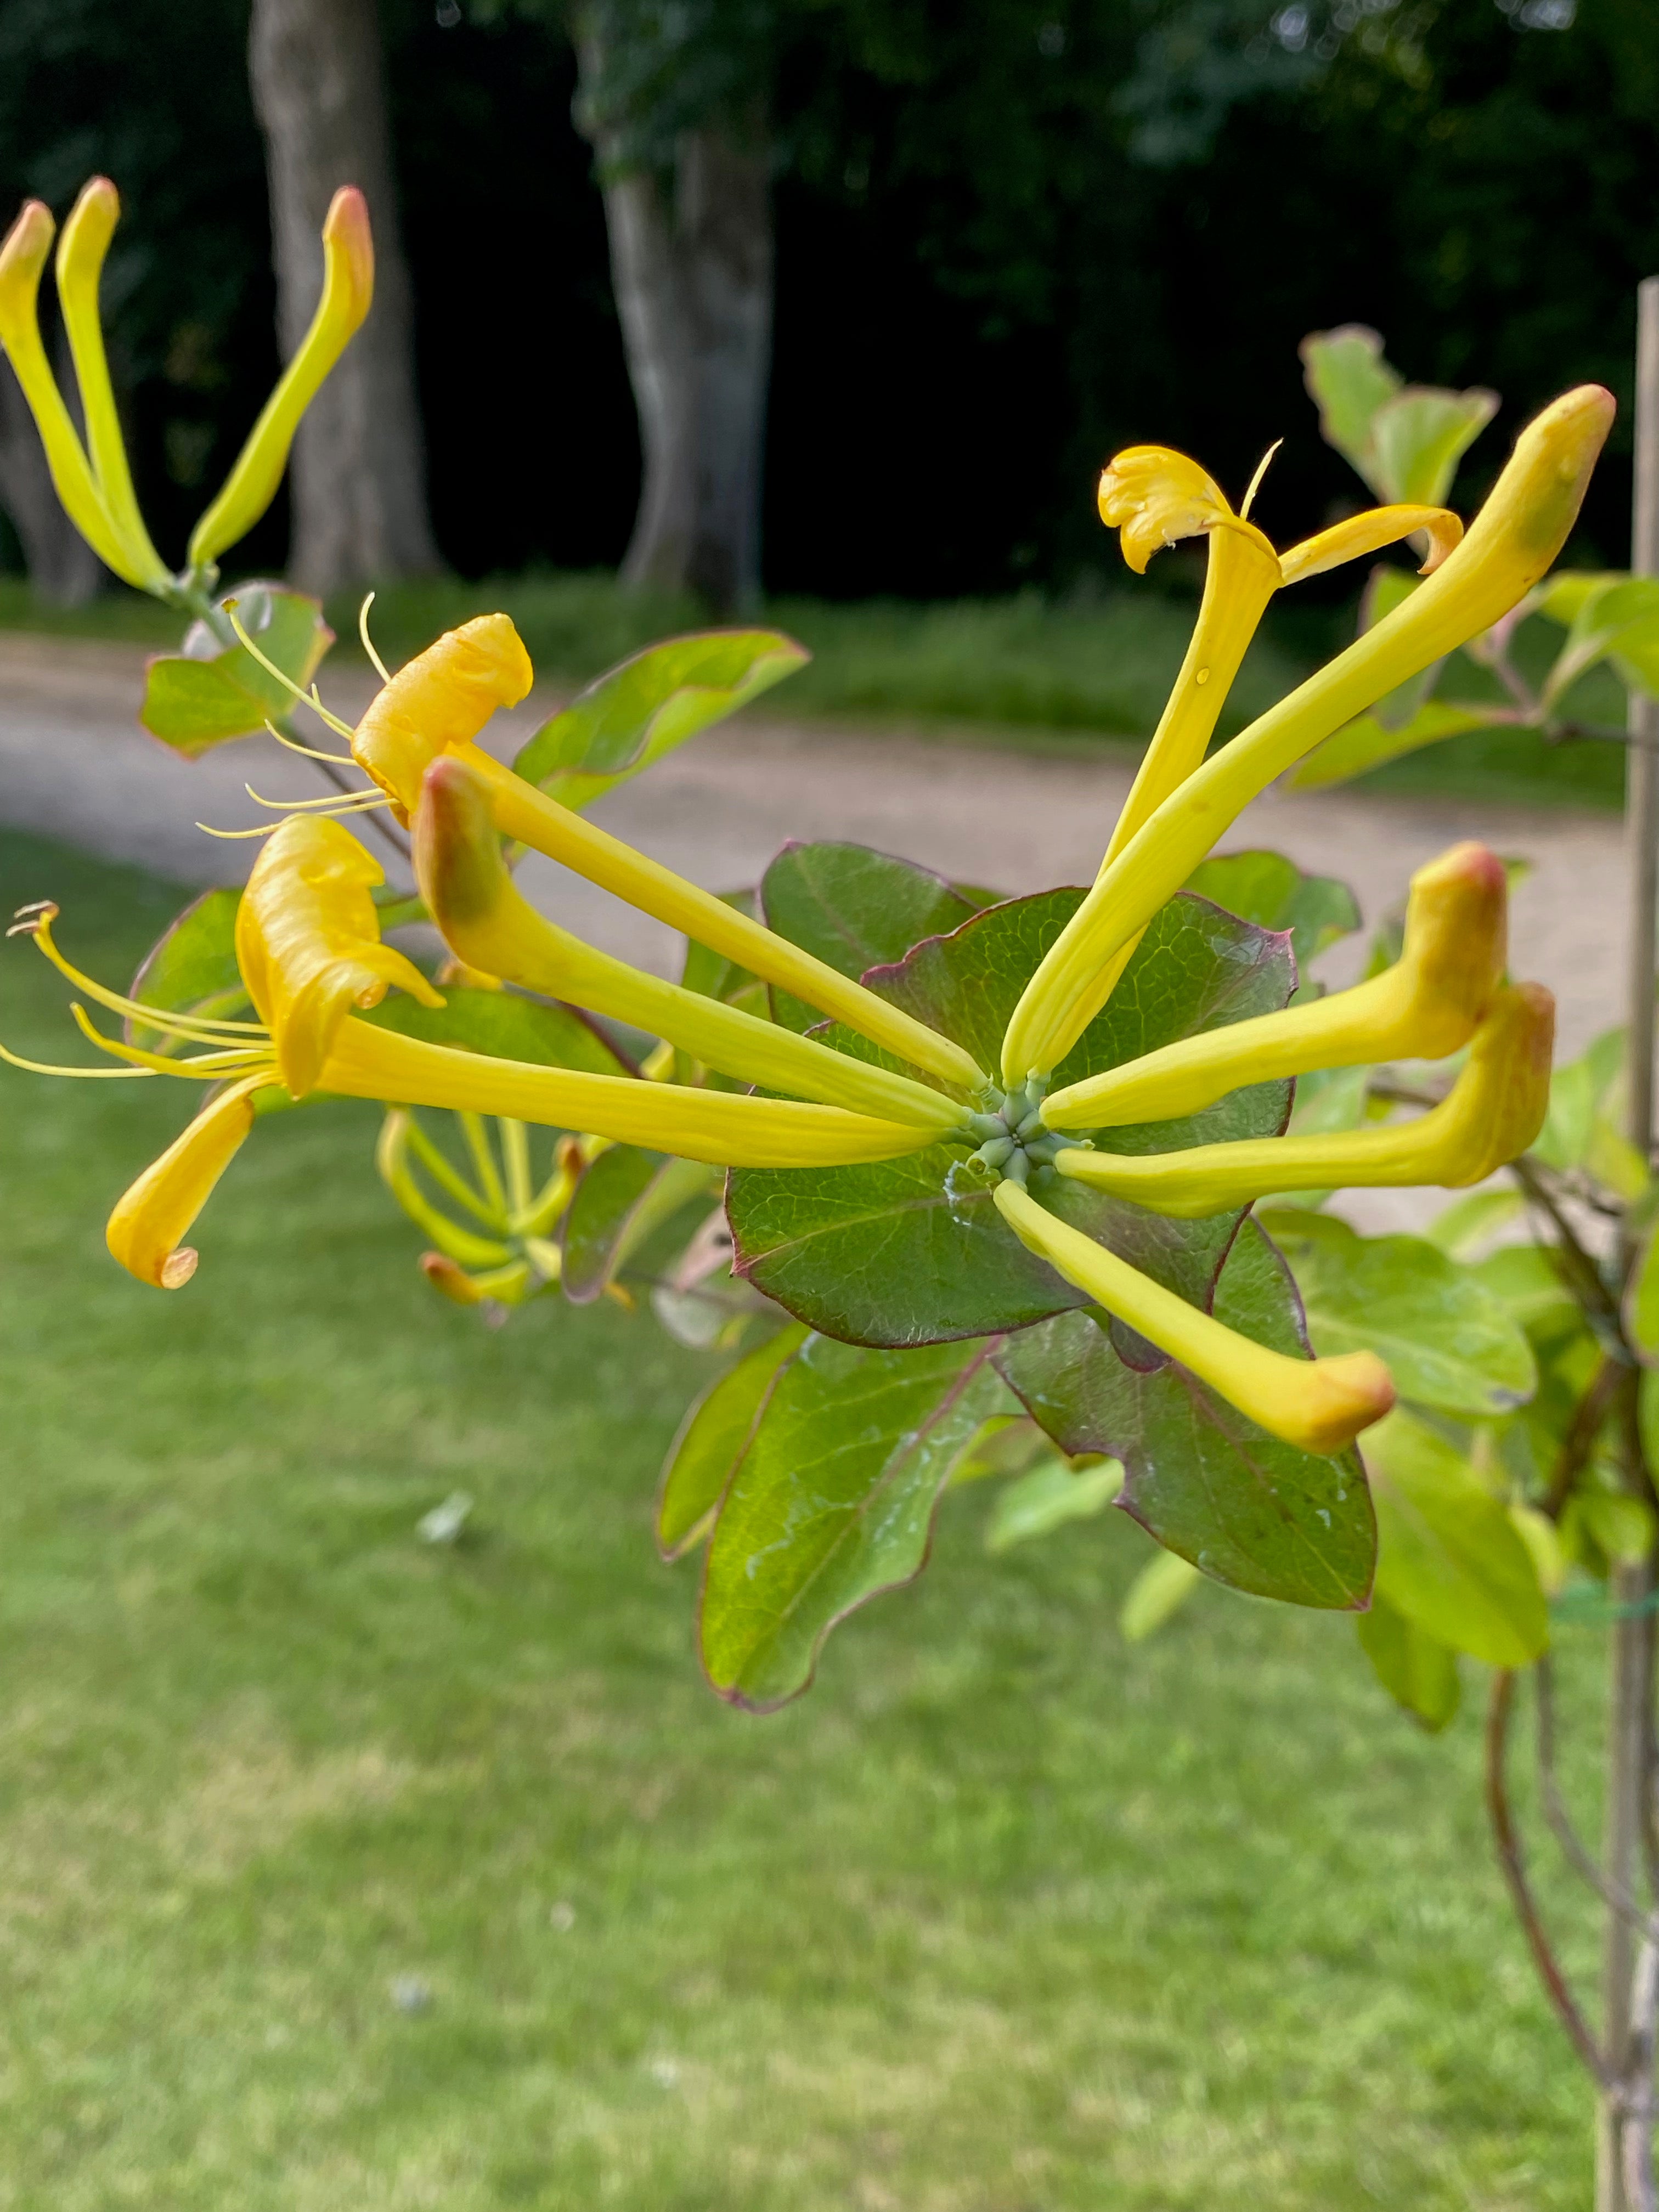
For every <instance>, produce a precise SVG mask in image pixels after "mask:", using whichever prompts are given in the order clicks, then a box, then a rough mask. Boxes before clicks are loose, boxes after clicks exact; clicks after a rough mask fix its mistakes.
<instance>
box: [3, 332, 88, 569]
mask: <svg viewBox="0 0 1659 2212" xmlns="http://www.w3.org/2000/svg"><path fill="white" fill-rule="evenodd" d="M70 406H71V411H74V403H73V400H72V399H71V402H70ZM0 506H3V507H4V508H5V510H6V513H8V514H9V516H10V518H11V521H12V526H13V527H14V529H15V531H16V532H17V535H18V538H19V539H20V541H21V544H22V548H23V560H24V562H25V564H26V566H27V569H28V572H29V582H30V584H31V585H32V586H33V589H34V595H35V597H36V598H37V599H39V600H40V602H41V604H42V605H44V606H48V607H81V606H84V605H86V603H87V601H88V599H91V598H92V597H93V596H94V594H95V592H97V589H98V586H99V583H100V579H101V576H102V569H101V567H100V562H99V559H98V556H97V555H96V554H95V553H94V551H93V550H92V548H91V546H90V545H88V544H87V542H86V540H85V538H82V535H81V533H80V532H79V531H78V530H77V529H76V526H75V525H74V524H73V523H72V522H71V521H70V519H69V517H68V515H66V514H65V513H64V510H63V507H61V506H60V505H59V503H58V494H57V493H56V492H55V491H54V490H53V489H52V475H51V472H50V471H49V470H48V469H47V467H46V452H45V450H44V448H43V447H42V446H41V443H40V432H39V431H38V430H37V429H36V428H35V427H34V417H33V416H32V415H31V414H30V413H29V410H28V403H27V400H26V399H25V398H24V397H23V393H22V388H21V386H20V385H19V383H18V381H17V379H16V377H15V375H14V374H13V373H12V366H11V363H10V362H9V361H8V362H0Z"/></svg>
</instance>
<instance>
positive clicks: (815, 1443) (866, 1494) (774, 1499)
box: [701, 1336, 1004, 1711]
mask: <svg viewBox="0 0 1659 2212" xmlns="http://www.w3.org/2000/svg"><path fill="white" fill-rule="evenodd" d="M1003 1396H1004V1392H1003V1386H1002V1384H1001V1383H1000V1381H999V1380H998V1377H997V1375H996V1372H995V1370H994V1368H993V1367H992V1366H991V1364H990V1362H989V1359H988V1358H987V1353H986V1347H985V1346H983V1345H975V1346H968V1347H963V1346H960V1345H955V1346H949V1345H939V1346H929V1347H927V1349H925V1350H921V1351H918V1352H868V1351H861V1350H860V1349H858V1348H857V1347H856V1346H852V1345H847V1344H836V1343H834V1342H832V1341H830V1340H829V1339H828V1338H825V1337H821V1336H812V1337H809V1338H808V1339H807V1340H806V1341H805V1343H804V1344H803V1345H802V1346H801V1347H800V1349H799V1352H796V1353H795V1354H794V1355H793V1358H791V1359H790V1360H789V1361H788V1362H787V1364H786V1365H785V1366H784V1367H783V1368H782V1369H781V1371H780V1373H779V1375H778V1377H777V1380H776V1382H775V1383H774V1385H773V1388H772V1395H771V1396H770V1398H769V1400H768V1401H767V1405H766V1409H765V1412H764V1413H763V1415H762V1418H761V1420H760V1424H759V1425H758V1427H757V1429H756V1431H755V1433H754V1435H753V1437H751V1439H750V1444H749V1448H748V1449H747V1451H746V1452H745V1453H744V1456H743V1459H742V1462H741V1463H740V1464H739V1466H738V1470H737V1473H736V1474H734V1475H733V1476H732V1482H731V1486H730V1487H729V1489H728V1490H727V1492H726V1503H725V1504H724V1505H723V1506H722V1508H721V1509H720V1519H719V1520H718V1522H716V1523H715V1527H714V1536H713V1539H712V1541H711V1542H710V1544H709V1547H708V1569H707V1572H706V1574H705V1577H704V1580H703V1592H702V1619H701V1636H702V1661H703V1665H704V1667H705V1668H706V1669H707V1671H708V1679H709V1680H710V1682H711V1683H712V1684H713V1685H714V1688H715V1689H716V1690H717V1691H718V1692H720V1695H721V1696H722V1697H723V1698H726V1699H730V1700H731V1701H732V1703H733V1704H734V1705H747V1706H750V1708H752V1709H754V1710H756V1711H768V1710H769V1709H770V1708H772V1707H773V1706H775V1705H781V1704H783V1703H784V1702H785V1701H786V1700H787V1699H790V1698H793V1697H795V1696H798V1695H799V1692H801V1691H802V1690H804V1689H805V1687H806V1686H807V1685H808V1684H809V1683H810V1682H811V1679H812V1674H813V1671H814V1669H815V1668H816V1666H817V1656H818V1653H819V1651H820V1650H821V1649H822V1647H823V1641H824V1638H826V1637H827V1636H828V1635H829V1632H830V1630H831V1629H832V1628H834V1627H835V1626H836V1623H837V1622H838V1621H841V1620H844V1619H845V1618H846V1616H847V1615H848V1613H851V1612H852V1611H854V1608H855V1607H859V1606H861V1605H863V1604H865V1603H866V1602H867V1601H869V1600H870V1599H871V1598H872V1597H874V1596H875V1595H877V1594H878V1592H880V1591H882V1590H884V1589H896V1588H898V1587H899V1586H900V1585H901V1584H902V1583H907V1582H909V1581H911V1580H913V1579H914V1578H915V1576H916V1575H917V1574H919V1573H920V1572H921V1568H922V1566H923V1565H924V1564H925V1562H926V1559H927V1546H928V1541H929V1537H930V1535H931V1533H932V1528H933V1514H934V1510H935V1508H936V1506H937V1503H938V1499H939V1492H940V1490H941V1489H942V1487H943V1486H944V1484H945V1480H946V1478H947V1477H948V1475H949V1474H950V1470H951V1463H952V1462H953V1461H954V1460H955V1459H956V1458H957V1455H959V1454H960V1452H961V1451H962V1449H963V1446H964V1445H965V1444H966V1443H968V1442H969V1439H970V1438H971V1437H972V1436H973V1434H974V1432H975V1430H976V1429H977V1428H978V1427H979V1426H980V1424H981V1422H982V1421H984V1420H985V1419H987V1417H988V1416H989V1415H990V1414H991V1413H994V1412H995V1411H996V1410H997V1407H999V1405H1000V1403H1001V1401H1002V1399H1003Z"/></svg>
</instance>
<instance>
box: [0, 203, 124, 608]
mask: <svg viewBox="0 0 1659 2212" xmlns="http://www.w3.org/2000/svg"><path fill="white" fill-rule="evenodd" d="M53 229H54V225H53V222H52V211H51V210H50V209H49V208H47V207H46V206H45V205H43V204H42V203H41V202H40V200H26V201H25V202H24V204H23V207H22V210H21V213H20V214H19V216H18V217H17V220H16V222H14V223H13V225H12V227H11V228H10V229H9V231H8V232H7V234H6V237H5V242H4V244H3V245H0V345H3V346H4V348H5V349H6V354H7V356H8V358H9V361H10V362H11V365H12V367H13V368H14V369H15V371H16V373H17V381H18V383H19V384H20V385H21V386H22V391H23V397H24V398H25V399H26V400H27V402H28V407H29V412H30V414H31V415H33V417H34V422H35V427H36V428H37V429H38V430H39V431H40V443H41V445H42V446H43V447H45V449H46V466H47V468H48V469H49V470H50V471H51V472H52V486H53V489H55V490H56V492H57V494H58V499H59V500H60V501H62V503H63V508H64V513H65V514H67V515H68V517H69V519H70V521H71V522H72V523H73V524H74V525H75V526H76V529H77V530H78V531H79V532H80V533H81V535H82V538H85V539H86V541H87V543H88V545H90V546H91V548H92V550H93V551H94V553H95V554H96V555H97V556H98V558H99V559H100V561H101V562H103V563H104V566H105V567H106V568H110V569H112V570H113V571H114V573H115V574H117V575H118V576H119V577H120V578H121V579H122V580H124V581H125V582H126V583H129V584H132V585H136V586H137V588H138V589H139V590H140V591H143V590H145V589H147V588H148V587H149V586H150V585H151V584H153V583H154V582H155V577H154V576H153V575H152V574H150V573H149V571H148V570H147V569H146V568H145V567H144V565H143V562H140V561H139V560H137V558H135V556H134V554H133V552H132V550H131V548H130V547H129V546H128V545H127V544H125V541H124V539H123V538H122V537H121V534H120V532H118V530H117V528H116V526H115V524H114V521H113V519H112V516H111V515H110V513H109V511H108V508H107V507H106V505H105V502H104V498H103V495H102V493H101V492H100V489H99V486H98V483H97V480H96V478H95V477H94V475H93V471H92V464H91V463H90V462H89V461H88V459H87V456H86V452H85V449H84V447H82V443H81V439H80V435H79V433H78V432H77V431H76V428H75V425H74V423H73V422H71V420H70V411H69V409H68V408H67V407H66V406H65V405H64V395H63V393H62V392H59V390H58V380H57V378H56V377H55V376H54V375H53V374H52V364H51V363H50V362H48V361H47V359H46V348H45V346H44V345H43V344H42V343H41V342H40V313H39V306H38V301H39V295H40V276H41V272H42V271H43V270H45V268H46V256H47V254H48V253H50V252H51V251H52V233H53Z"/></svg>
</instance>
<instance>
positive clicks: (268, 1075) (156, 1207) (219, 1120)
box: [104, 1068, 273, 1291]
mask: <svg viewBox="0 0 1659 2212" xmlns="http://www.w3.org/2000/svg"><path fill="white" fill-rule="evenodd" d="M272 1079H273V1072H272V1070H270V1068H262V1069H261V1070H260V1071H259V1072H258V1073H257V1074H254V1075H249V1076H245V1077H244V1078H243V1079H242V1080H241V1081H240V1083H234V1084H233V1085H231V1086H230V1088H229V1089H228V1091H222V1092H221V1093H220V1094H219V1096H218V1097H216V1098H215V1099H212V1100H210V1102H209V1103H208V1104H207V1105H206V1106H204V1108H203V1109H202V1111H201V1112H200V1113H199V1114H198V1115H197V1116H196V1119H195V1120H194V1121H192V1122H191V1125H190V1127H188V1128H187V1129H186V1130H185V1133H184V1134H183V1135H182V1136H181V1137H179V1138H176V1139H174V1141H173V1143H172V1144H171V1145H169V1146H167V1150H166V1152H163V1153H162V1155H161V1158H160V1159H159V1160H157V1161H155V1163H154V1164H153V1165H151V1166H149V1167H147V1168H146V1169H145V1170H144V1172H143V1175H141V1176H139V1178H138V1180H137V1182H135V1183H134V1184H133V1185H132V1187H131V1189H129V1190H128V1191H127V1192H126V1194H125V1196H124V1197H123V1198H122V1199H121V1200H119V1201H118V1204H117V1206H116V1208H115V1211H114V1212H113V1213H112V1214H111V1216H110V1218H109V1225H108V1226H107V1228H106V1230H105V1231H104V1237H105V1242H106V1243H107V1244H108V1246H109V1249H110V1252H111V1255H112V1257H113V1258H115V1259H117V1260H118V1261H120V1263H121V1265H122V1266H123V1267H125V1269H126V1271H127V1273H129V1274H130V1275H137V1278H138V1279H139V1281H140V1282H141V1283H151V1284H154V1285H155V1288H156V1289H157V1290H160V1291H176V1290H179V1289H182V1287H183V1286H184V1285H185V1284H186V1283H187V1282H188V1281H189V1280H190V1279H191V1276H192V1275H193V1274H194V1273H196V1254H195V1252H194V1251H193V1250H192V1249H191V1247H190V1246H189V1245H188V1244H186V1243H185V1242H184V1239H185V1237H186V1235H187V1234H188V1233H189V1231H190V1225H191V1222H192V1221H194V1220H195V1218H196V1217H197V1214H198V1213H199V1212H201V1210H202V1208H203V1207H204V1206H205V1205H206V1204H207V1202H208V1200H209V1198H210V1196H211V1194H212V1191H213V1186H214V1185H215V1183H216V1182H218V1180H219V1178H220V1176H222V1174H223V1173H224V1171H225V1170H226V1169H227V1168H228V1166H229V1165H230V1164H231V1162H232V1160H233V1159H234V1158H235V1157H236V1154H237V1152H238V1151H239V1150H240V1146H241V1143H242V1139H244V1138H245V1137H246V1135H247V1133H248V1131H249V1130H250V1129H251V1128H252V1127H253V1094H254V1092H255V1091H258V1090H259V1089H261V1088H262V1087H263V1086H264V1085H268V1084H270V1082H271V1080H272Z"/></svg>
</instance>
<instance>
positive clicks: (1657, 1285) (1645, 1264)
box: [1625, 1230, 1659, 1464]
mask: <svg viewBox="0 0 1659 2212" xmlns="http://www.w3.org/2000/svg"><path fill="white" fill-rule="evenodd" d="M1625 1327H1626V1330H1627V1331H1628V1333H1629V1335H1630V1340H1631V1343H1632V1345H1633V1346H1634V1347H1635V1349H1636V1352H1637V1353H1638V1357H1639V1358H1641V1360H1642V1361H1643V1363H1644V1365H1645V1366H1648V1367H1656V1366H1659V1230H1650V1231H1649V1232H1648V1235H1647V1237H1645V1238H1644V1240H1643V1243H1642V1249H1641V1251H1640V1253H1639V1254H1638V1257H1637V1261H1636V1265H1635V1267H1634V1268H1633V1269H1632V1273H1631V1278H1630V1281H1629V1284H1628V1285H1627V1286H1626V1291H1625ZM1643 1387H1644V1389H1645V1388H1646V1383H1645V1382H1644V1385H1643ZM1656 1464H1659V1462H1656Z"/></svg>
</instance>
